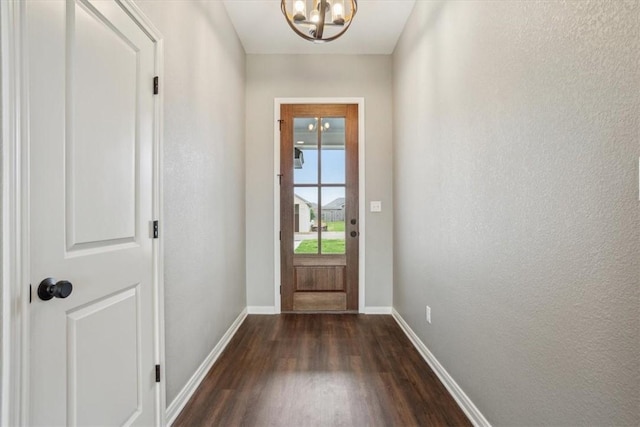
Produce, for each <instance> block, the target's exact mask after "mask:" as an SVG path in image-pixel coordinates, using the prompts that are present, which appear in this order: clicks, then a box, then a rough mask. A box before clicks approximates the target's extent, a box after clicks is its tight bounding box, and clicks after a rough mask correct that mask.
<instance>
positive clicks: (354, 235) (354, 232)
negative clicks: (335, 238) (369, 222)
mask: <svg viewBox="0 0 640 427" xmlns="http://www.w3.org/2000/svg"><path fill="white" fill-rule="evenodd" d="M350 234H351V237H358V236H359V235H360V233H358V232H357V231H352V232H351V233H350Z"/></svg>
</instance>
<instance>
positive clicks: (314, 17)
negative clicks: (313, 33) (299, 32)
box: [311, 10, 320, 24]
mask: <svg viewBox="0 0 640 427" xmlns="http://www.w3.org/2000/svg"><path fill="white" fill-rule="evenodd" d="M311 22H313V23H314V24H317V23H318V22H320V12H318V11H317V10H312V11H311Z"/></svg>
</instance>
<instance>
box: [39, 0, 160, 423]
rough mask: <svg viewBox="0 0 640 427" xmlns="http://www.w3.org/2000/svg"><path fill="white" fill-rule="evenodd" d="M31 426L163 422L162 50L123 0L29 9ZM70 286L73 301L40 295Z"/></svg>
mask: <svg viewBox="0 0 640 427" xmlns="http://www.w3.org/2000/svg"><path fill="white" fill-rule="evenodd" d="M26 19H27V24H28V25H27V28H28V34H27V36H28V38H27V40H28V52H29V68H30V70H31V72H30V75H29V86H30V100H29V101H30V108H29V110H30V117H29V126H30V129H29V131H30V190H31V197H30V229H31V245H30V246H31V254H30V259H31V278H32V283H33V288H34V289H33V291H34V295H33V301H32V304H31V306H30V310H31V322H30V325H31V343H30V345H31V351H30V357H31V360H30V371H31V374H30V400H29V406H30V424H31V425H71V426H73V425H124V424H127V425H152V424H155V423H156V421H157V420H156V419H155V415H156V408H155V396H154V393H155V390H156V387H157V385H156V383H155V363H156V359H155V355H154V345H155V343H154V310H153V280H154V277H153V272H154V267H153V266H154V264H153V244H152V242H153V240H152V236H151V235H150V233H148V232H147V230H149V228H150V227H149V225H150V222H151V221H152V220H153V203H152V202H153V200H152V196H153V147H154V145H153V144H154V143H153V128H154V122H153V120H154V99H153V90H152V88H153V85H152V82H153V77H154V74H155V44H154V42H153V41H152V40H151V39H150V38H149V37H148V36H147V34H146V33H145V32H144V31H143V30H142V29H141V28H140V27H139V26H138V24H137V23H136V22H135V21H134V20H133V19H132V17H131V15H130V14H129V13H128V12H127V11H126V10H124V9H123V6H121V5H120V4H119V3H118V2H116V1H104V0H101V1H93V0H77V1H76V0H67V1H64V0H49V1H29V2H27V7H26ZM47 277H53V278H56V279H58V280H62V279H64V280H68V281H70V282H71V283H72V284H73V292H72V293H71V294H70V295H69V296H68V297H67V298H65V299H60V298H53V299H50V300H48V301H43V300H42V299H40V298H39V297H38V295H37V289H38V285H39V283H40V281H41V280H42V279H44V278H47Z"/></svg>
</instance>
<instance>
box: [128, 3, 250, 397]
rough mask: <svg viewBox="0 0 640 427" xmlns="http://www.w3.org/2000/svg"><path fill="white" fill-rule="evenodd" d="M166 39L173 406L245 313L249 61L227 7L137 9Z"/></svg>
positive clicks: (166, 195)
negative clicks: (246, 110) (245, 172)
mask: <svg viewBox="0 0 640 427" xmlns="http://www.w3.org/2000/svg"><path fill="white" fill-rule="evenodd" d="M137 4H138V5H139V6H140V7H141V9H142V10H143V11H144V13H145V14H147V15H148V16H149V18H150V19H151V21H152V22H153V23H154V24H155V25H156V26H157V27H158V29H159V30H160V31H161V32H162V34H163V36H164V41H165V45H164V48H165V50H164V51H165V63H164V71H165V72H164V76H163V79H162V81H161V90H162V91H163V93H164V101H165V106H164V171H163V179H164V224H163V225H162V230H161V232H162V233H163V234H164V237H165V259H164V262H165V265H164V267H165V327H166V357H167V367H166V373H167V377H166V378H167V403H168V404H170V403H171V402H172V400H173V399H174V398H175V396H176V395H177V394H178V392H179V391H180V390H181V389H182V388H183V387H184V385H185V384H186V382H187V381H188V380H189V378H190V377H191V375H193V373H194V372H195V371H196V369H197V368H198V367H199V366H200V364H201V363H202V361H203V360H204V359H205V357H206V356H207V355H208V354H209V353H210V352H211V350H212V349H213V347H214V346H215V345H216V344H217V342H218V341H219V340H220V338H221V337H222V335H223V334H224V332H226V330H227V329H228V328H229V326H230V325H231V323H232V322H233V320H234V319H235V318H236V317H237V316H238V314H239V313H240V312H241V311H242V309H243V308H244V307H245V306H246V289H245V234H244V230H245V225H244V210H245V207H244V175H245V174H244V170H245V169H244V168H245V166H244V161H245V159H244V126H245V121H244V100H245V95H244V87H245V55H244V51H243V49H242V46H241V45H240V42H239V40H238V38H237V36H236V34H235V31H234V29H233V27H232V26H231V23H230V21H229V19H228V17H227V14H226V11H225V9H224V6H223V4H222V2H212V1H189V2H186V1H168V0H164V1H146V0H144V1H141V0H139V1H137Z"/></svg>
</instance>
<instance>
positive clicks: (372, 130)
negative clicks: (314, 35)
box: [246, 55, 393, 307]
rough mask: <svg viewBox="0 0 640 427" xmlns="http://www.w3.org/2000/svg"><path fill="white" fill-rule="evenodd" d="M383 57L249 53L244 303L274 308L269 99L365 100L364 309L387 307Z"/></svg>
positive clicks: (387, 117) (387, 104) (387, 127)
mask: <svg viewBox="0 0 640 427" xmlns="http://www.w3.org/2000/svg"><path fill="white" fill-rule="evenodd" d="M391 82H392V80H391V57H390V56H389V55H348V56H347V55H344V56H342V55H247V122H246V132H247V139H246V150H247V182H246V185H247V187H246V190H247V200H246V209H247V210H246V214H247V303H248V305H249V306H273V305H274V281H275V279H274V274H275V272H274V255H275V254H274V253H273V252H274V251H273V248H274V243H275V242H274V230H273V226H272V224H273V223H274V218H273V210H274V187H273V183H274V179H275V177H274V176H273V175H274V173H273V171H274V163H273V162H274V142H273V129H274V121H273V120H274V112H273V108H274V107H273V106H274V99H275V98H279V97H291V98H296V97H297V98H303V97H364V98H365V114H366V117H365V121H366V123H365V135H366V142H365V146H366V160H365V161H366V171H365V176H366V178H365V179H366V194H361V195H360V197H364V198H365V200H366V201H367V202H368V201H369V200H381V201H382V203H383V212H382V213H378V214H371V213H369V212H361V215H365V219H366V263H365V276H366V295H365V305H366V306H387V307H389V306H391V298H392V265H391V264H392V257H393V250H392V243H393V242H392V234H391V230H392V221H393V215H392V210H391V204H392V200H393V195H392V170H391V167H392V164H391V113H392V106H391V101H392V96H391Z"/></svg>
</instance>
